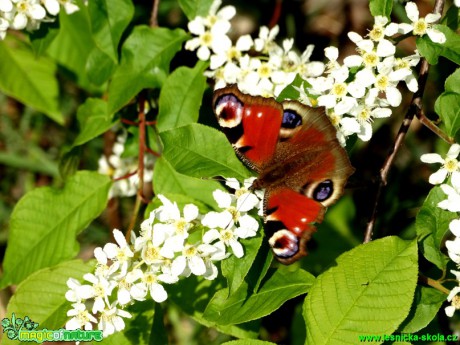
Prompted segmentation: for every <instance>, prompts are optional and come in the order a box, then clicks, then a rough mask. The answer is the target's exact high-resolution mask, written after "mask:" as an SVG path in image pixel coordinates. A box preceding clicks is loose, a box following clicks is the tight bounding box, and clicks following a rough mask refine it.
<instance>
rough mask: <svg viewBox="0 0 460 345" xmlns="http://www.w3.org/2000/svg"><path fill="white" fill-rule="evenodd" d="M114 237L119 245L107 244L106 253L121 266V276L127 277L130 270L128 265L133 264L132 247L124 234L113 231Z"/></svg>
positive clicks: (116, 230)
mask: <svg viewBox="0 0 460 345" xmlns="http://www.w3.org/2000/svg"><path fill="white" fill-rule="evenodd" d="M113 237H114V238H115V241H116V242H117V244H118V245H116V244H114V243H107V244H106V245H105V246H104V249H103V251H104V253H105V254H106V255H107V258H109V259H111V260H113V261H115V262H118V264H119V265H120V270H121V273H120V274H121V275H125V274H126V271H127V269H128V265H129V264H130V262H131V258H132V257H133V256H134V253H133V252H132V250H131V248H130V246H129V245H128V243H127V242H126V239H125V236H124V235H123V233H122V232H121V231H120V230H118V229H114V230H113Z"/></svg>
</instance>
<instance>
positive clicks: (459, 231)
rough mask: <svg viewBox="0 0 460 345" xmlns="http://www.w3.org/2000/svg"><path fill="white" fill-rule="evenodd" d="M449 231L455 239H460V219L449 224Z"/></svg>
mask: <svg viewBox="0 0 460 345" xmlns="http://www.w3.org/2000/svg"><path fill="white" fill-rule="evenodd" d="M449 229H450V231H451V232H452V233H453V234H454V235H455V236H457V237H460V219H454V220H453V221H451V222H450V224H449Z"/></svg>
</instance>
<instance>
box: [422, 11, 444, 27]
mask: <svg viewBox="0 0 460 345" xmlns="http://www.w3.org/2000/svg"><path fill="white" fill-rule="evenodd" d="M439 18H441V14H440V13H428V14H427V15H426V16H425V22H427V23H429V24H431V23H434V22H436V21H437V20H439Z"/></svg>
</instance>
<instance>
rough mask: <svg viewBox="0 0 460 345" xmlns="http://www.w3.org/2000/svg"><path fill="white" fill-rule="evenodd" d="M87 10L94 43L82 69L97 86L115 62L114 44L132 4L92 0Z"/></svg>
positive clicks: (115, 51)
mask: <svg viewBox="0 0 460 345" xmlns="http://www.w3.org/2000/svg"><path fill="white" fill-rule="evenodd" d="M88 12H89V16H90V21H91V32H92V36H93V39H94V42H95V46H94V48H93V50H92V51H91V53H90V54H89V56H88V60H87V64H86V71H87V73H88V77H89V78H90V80H91V81H92V82H93V83H95V84H97V85H101V84H102V83H104V82H105V81H107V80H108V79H109V78H110V76H111V74H112V72H113V71H114V69H115V67H116V65H117V64H118V44H119V42H120V39H121V36H122V34H123V32H124V31H125V29H126V27H127V26H128V24H129V23H130V21H131V19H132V17H133V14H134V6H133V4H132V2H131V1H128V0H111V1H110V3H109V2H108V1H107V0H94V1H91V2H89V3H88Z"/></svg>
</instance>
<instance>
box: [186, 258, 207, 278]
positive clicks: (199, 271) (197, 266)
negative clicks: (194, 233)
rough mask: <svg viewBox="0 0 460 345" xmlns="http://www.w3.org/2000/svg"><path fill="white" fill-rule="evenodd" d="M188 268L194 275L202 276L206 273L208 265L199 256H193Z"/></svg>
mask: <svg viewBox="0 0 460 345" xmlns="http://www.w3.org/2000/svg"><path fill="white" fill-rule="evenodd" d="M188 266H189V267H190V270H191V271H192V273H193V274H194V275H196V276H201V275H203V274H205V273H206V265H205V264H204V261H203V259H202V258H200V257H199V256H192V257H191V258H190V259H189V265H188Z"/></svg>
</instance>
